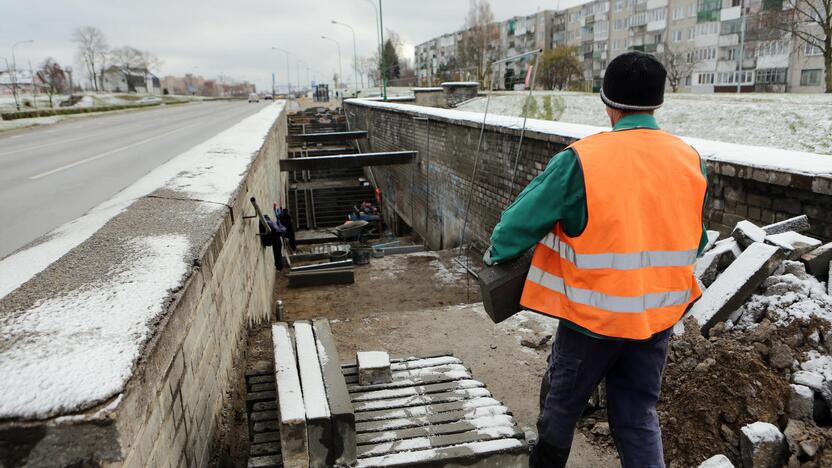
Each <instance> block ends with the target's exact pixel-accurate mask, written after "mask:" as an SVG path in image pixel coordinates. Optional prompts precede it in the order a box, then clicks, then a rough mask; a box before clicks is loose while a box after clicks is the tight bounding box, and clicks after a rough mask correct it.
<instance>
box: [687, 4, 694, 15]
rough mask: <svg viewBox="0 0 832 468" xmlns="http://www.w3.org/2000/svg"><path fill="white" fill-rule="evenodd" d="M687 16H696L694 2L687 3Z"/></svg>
mask: <svg viewBox="0 0 832 468" xmlns="http://www.w3.org/2000/svg"><path fill="white" fill-rule="evenodd" d="M687 16H688V18H693V17H694V16H696V4H695V3H691V4H690V5H688V15H687Z"/></svg>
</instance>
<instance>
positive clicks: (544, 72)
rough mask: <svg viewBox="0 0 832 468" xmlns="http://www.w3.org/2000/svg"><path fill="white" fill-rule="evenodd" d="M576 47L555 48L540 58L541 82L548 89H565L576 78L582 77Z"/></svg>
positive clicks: (539, 71)
mask: <svg viewBox="0 0 832 468" xmlns="http://www.w3.org/2000/svg"><path fill="white" fill-rule="evenodd" d="M576 55H577V49H576V48H575V47H555V48H554V49H549V50H547V51H546V52H544V53H543V56H542V57H541V58H540V68H539V69H538V73H539V74H540V75H539V76H540V81H541V83H542V84H543V87H544V88H546V89H555V88H557V89H563V88H564V87H565V86H566V85H568V84H569V82H570V81H572V80H573V79H575V77H579V76H581V62H579V61H578V58H577V56H576Z"/></svg>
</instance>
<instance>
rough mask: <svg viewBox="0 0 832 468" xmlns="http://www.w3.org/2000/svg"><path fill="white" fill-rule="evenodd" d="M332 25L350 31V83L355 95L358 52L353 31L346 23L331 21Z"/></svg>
mask: <svg viewBox="0 0 832 468" xmlns="http://www.w3.org/2000/svg"><path fill="white" fill-rule="evenodd" d="M332 24H337V25H339V26H344V27H346V28H350V31H352V66H353V68H352V83H353V86H354V87H355V90H356V93H357V92H358V52H357V50H358V48H357V47H356V45H355V44H356V43H355V29H353V28H352V26H350V25H348V24H346V23H341V22H339V21H335V20H332Z"/></svg>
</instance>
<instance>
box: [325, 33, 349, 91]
mask: <svg viewBox="0 0 832 468" xmlns="http://www.w3.org/2000/svg"><path fill="white" fill-rule="evenodd" d="M321 39H326V40H328V41H332V42H334V43H335V45H336V46H337V47H338V79H339V80H341V81H343V80H344V71H343V69H342V68H341V44H339V43H338V41H336V40H335V39H333V38H331V37H327V36H321Z"/></svg>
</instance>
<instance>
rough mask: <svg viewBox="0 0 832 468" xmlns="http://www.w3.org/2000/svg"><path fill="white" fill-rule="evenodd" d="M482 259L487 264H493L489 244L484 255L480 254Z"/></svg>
mask: <svg viewBox="0 0 832 468" xmlns="http://www.w3.org/2000/svg"><path fill="white" fill-rule="evenodd" d="M482 261H483V262H484V263H485V264H486V265H487V266H493V265H494V261H493V260H491V246H489V247H488V249H486V251H485V255H483V256H482Z"/></svg>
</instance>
